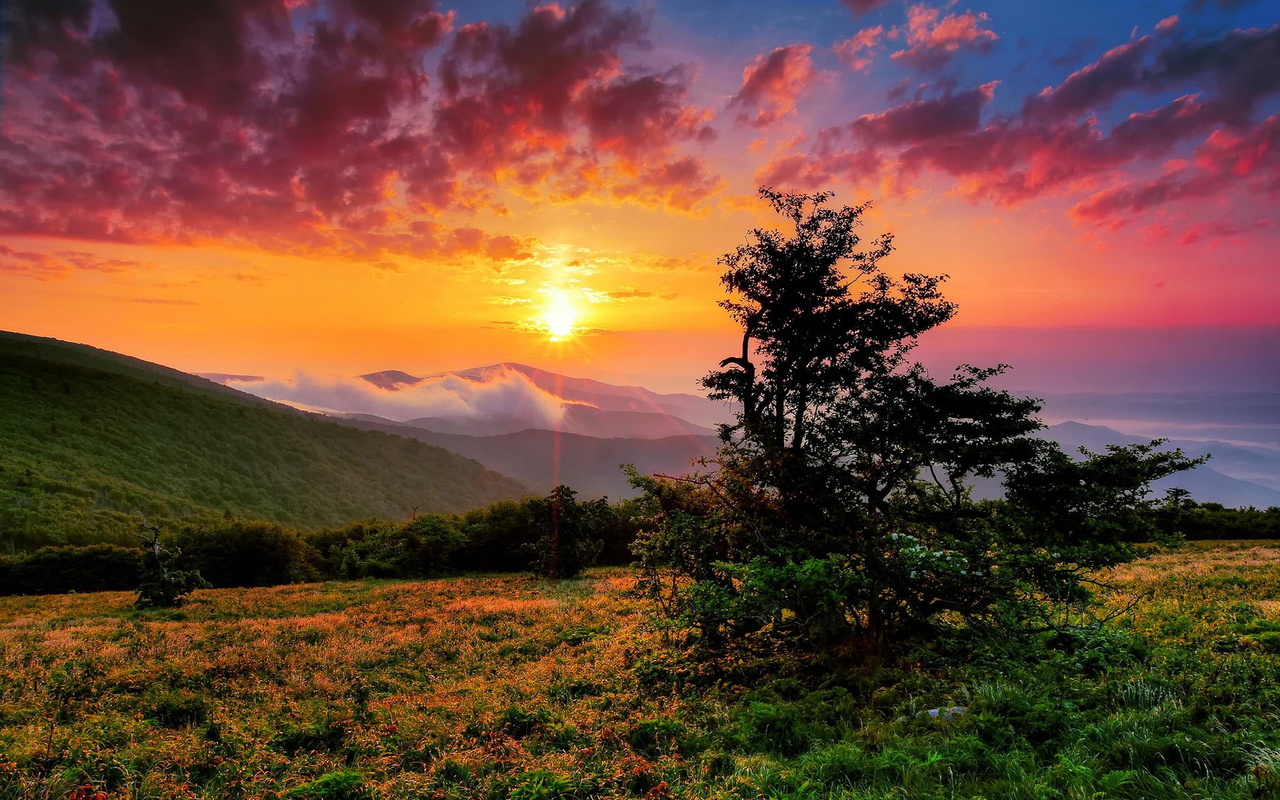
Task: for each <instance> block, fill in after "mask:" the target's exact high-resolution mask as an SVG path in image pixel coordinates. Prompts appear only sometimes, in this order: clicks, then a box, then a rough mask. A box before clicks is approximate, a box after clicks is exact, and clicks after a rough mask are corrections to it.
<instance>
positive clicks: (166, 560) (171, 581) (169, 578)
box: [134, 522, 209, 608]
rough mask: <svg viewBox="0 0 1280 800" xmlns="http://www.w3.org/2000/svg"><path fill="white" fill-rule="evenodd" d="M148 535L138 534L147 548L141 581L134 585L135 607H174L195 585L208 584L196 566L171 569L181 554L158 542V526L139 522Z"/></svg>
mask: <svg viewBox="0 0 1280 800" xmlns="http://www.w3.org/2000/svg"><path fill="white" fill-rule="evenodd" d="M142 528H143V530H145V531H147V532H148V533H150V534H151V535H150V537H149V538H148V537H147V536H139V537H138V538H139V539H141V540H142V543H143V544H144V545H146V546H147V547H148V548H149V550H148V551H147V553H146V555H145V556H143V559H142V583H141V585H139V586H138V599H137V600H136V601H135V602H134V605H135V606H136V607H138V608H175V607H177V606H180V605H182V604H183V602H185V601H186V599H187V595H189V594H191V593H192V592H193V591H195V590H196V589H204V588H208V586H209V583H208V582H207V581H206V580H205V579H204V578H202V577H200V572H199V571H198V570H181V569H175V568H174V566H173V562H174V560H175V559H176V558H177V557H178V556H179V555H181V553H180V552H179V551H177V550H173V551H170V550H169V549H168V548H166V547H163V546H161V544H160V526H159V525H148V524H147V523H146V522H143V523H142Z"/></svg>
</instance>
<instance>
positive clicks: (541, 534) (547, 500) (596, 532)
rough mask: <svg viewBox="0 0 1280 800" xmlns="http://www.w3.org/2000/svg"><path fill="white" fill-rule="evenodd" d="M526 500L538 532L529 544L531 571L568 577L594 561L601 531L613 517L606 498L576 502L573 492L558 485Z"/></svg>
mask: <svg viewBox="0 0 1280 800" xmlns="http://www.w3.org/2000/svg"><path fill="white" fill-rule="evenodd" d="M528 503H529V509H530V515H529V516H530V521H531V525H532V527H533V529H534V530H535V531H537V533H538V539H537V541H536V542H534V544H533V546H532V548H530V549H531V550H532V551H533V554H534V560H533V571H534V573H536V574H538V575H541V576H543V577H545V578H551V579H553V580H556V579H562V578H572V577H575V576H576V575H577V574H578V573H580V572H582V570H583V569H585V568H586V567H589V566H591V565H593V564H595V563H596V559H597V558H599V557H600V551H601V549H603V547H604V542H603V541H602V540H601V538H600V537H601V534H602V533H603V532H604V531H605V529H606V528H607V527H608V526H609V525H610V524H611V523H612V522H613V521H614V520H613V509H611V508H610V507H609V501H608V500H605V499H603V498H601V499H599V500H591V501H589V502H586V503H579V502H578V501H577V493H576V492H574V491H573V490H572V489H570V488H569V487H568V486H563V485H562V486H557V487H556V488H555V489H553V490H552V491H551V494H549V495H547V496H546V497H542V498H534V499H532V500H530V501H528Z"/></svg>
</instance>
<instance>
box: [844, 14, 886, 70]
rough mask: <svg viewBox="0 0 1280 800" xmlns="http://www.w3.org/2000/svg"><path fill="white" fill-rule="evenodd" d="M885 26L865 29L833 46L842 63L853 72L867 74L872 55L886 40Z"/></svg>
mask: <svg viewBox="0 0 1280 800" xmlns="http://www.w3.org/2000/svg"><path fill="white" fill-rule="evenodd" d="M884 36H885V32H884V26H883V25H877V26H875V27H874V28H864V29H863V30H860V31H858V32H857V33H855V34H854V35H853V36H851V37H849V38H848V39H845V40H843V41H840V42H836V43H835V44H834V45H832V46H831V49H832V50H834V51H835V54H836V57H837V58H839V59H840V63H841V64H844V66H845V67H846V68H847V69H848V70H849V71H851V72H865V71H866V70H867V69H868V68H869V67H870V66H871V62H872V60H873V58H872V54H873V52H874V51H875V50H876V47H877V45H879V44H880V41H881V40H882V39H883V38H884Z"/></svg>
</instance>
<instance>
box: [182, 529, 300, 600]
mask: <svg viewBox="0 0 1280 800" xmlns="http://www.w3.org/2000/svg"><path fill="white" fill-rule="evenodd" d="M173 543H174V545H175V546H177V547H178V548H179V549H180V550H181V552H182V558H181V563H182V564H183V565H184V566H187V567H189V568H192V569H196V570H198V571H199V572H200V575H201V576H202V577H204V579H205V580H207V581H208V582H209V583H210V584H212V585H213V586H221V587H231V586H277V585H279V584H284V583H298V582H302V581H309V580H315V579H316V578H317V577H319V574H320V573H319V569H318V568H317V565H318V563H319V561H320V558H319V555H318V554H317V553H316V552H315V550H314V549H312V548H311V547H310V546H309V545H308V544H307V543H306V542H304V541H303V540H302V538H301V537H300V536H299V535H298V533H297V531H294V530H291V529H289V528H286V527H284V526H282V525H279V524H276V523H272V522H240V521H236V522H232V523H230V524H226V525H218V526H211V527H189V528H184V529H182V530H180V531H179V532H178V533H177V535H176V536H174V538H173Z"/></svg>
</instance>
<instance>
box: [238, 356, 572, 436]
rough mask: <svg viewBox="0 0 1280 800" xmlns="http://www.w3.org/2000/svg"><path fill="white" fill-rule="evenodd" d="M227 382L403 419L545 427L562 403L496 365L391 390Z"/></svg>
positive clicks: (319, 405)
mask: <svg viewBox="0 0 1280 800" xmlns="http://www.w3.org/2000/svg"><path fill="white" fill-rule="evenodd" d="M228 383H230V384H231V385H234V386H235V388H237V389H240V390H242V391H246V392H250V393H252V394H255V395H257V396H259V397H264V398H267V399H269V400H275V401H278V402H282V403H288V404H290V405H294V406H298V407H301V408H305V409H308V410H313V411H321V412H329V413H346V414H373V415H376V416H379V417H385V418H387V419H391V420H395V421H397V422H407V421H409V420H413V419H419V418H422V417H445V418H450V419H461V420H479V419H494V418H504V417H520V418H522V419H526V420H528V422H529V423H530V426H531V427H551V426H553V425H554V424H555V423H556V422H558V421H559V420H560V419H561V417H562V416H563V414H564V401H562V400H561V399H560V398H559V397H556V396H555V395H553V394H551V393H550V392H547V391H544V390H542V389H540V388H538V387H537V386H536V385H535V384H534V383H533V382H532V381H531V380H529V378H528V377H527V376H525V375H524V374H522V373H520V372H517V371H515V370H512V369H506V368H502V369H499V370H496V371H494V372H493V373H492V374H488V375H486V376H485V379H484V380H471V379H468V378H463V377H460V376H457V375H442V376H435V377H429V378H423V379H422V380H421V381H419V382H418V383H416V384H413V385H407V386H402V387H401V388H399V389H396V390H389V389H382V388H379V387H378V386H375V385H373V384H372V383H370V382H368V381H366V380H364V379H362V378H321V377H317V376H313V375H310V374H307V373H298V374H297V375H295V376H294V378H293V379H292V380H254V381H250V382H246V383H239V382H236V381H235V379H234V377H232V378H229V379H228Z"/></svg>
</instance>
